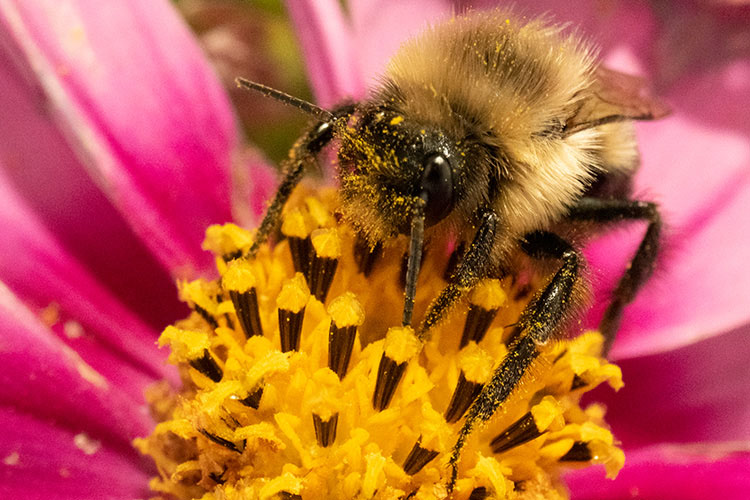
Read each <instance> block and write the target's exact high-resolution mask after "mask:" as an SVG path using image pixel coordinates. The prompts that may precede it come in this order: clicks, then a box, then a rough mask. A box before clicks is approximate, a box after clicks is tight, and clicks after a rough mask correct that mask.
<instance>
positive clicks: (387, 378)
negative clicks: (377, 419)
mask: <svg viewBox="0 0 750 500" xmlns="http://www.w3.org/2000/svg"><path fill="white" fill-rule="evenodd" d="M420 349H421V342H420V341H419V339H418V338H417V337H416V336H415V335H414V330H413V329H412V328H411V327H409V326H402V327H392V328H390V329H388V333H386V336H385V346H384V349H383V356H382V357H381V358H380V365H379V366H378V377H377V380H376V382H375V392H374V394H373V396H372V406H373V408H375V409H376V410H378V411H383V410H384V409H386V408H387V407H388V405H389V404H390V402H391V398H392V397H393V393H394V392H395V391H396V387H398V383H399V381H400V380H401V377H402V376H403V374H404V370H406V364H407V362H408V361H409V360H410V359H412V358H413V357H414V356H416V355H417V354H418V353H419V351H420Z"/></svg>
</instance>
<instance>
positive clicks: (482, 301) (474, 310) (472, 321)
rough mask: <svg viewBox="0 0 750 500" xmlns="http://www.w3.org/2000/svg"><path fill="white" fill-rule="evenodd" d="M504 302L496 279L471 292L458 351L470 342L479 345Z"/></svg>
mask: <svg viewBox="0 0 750 500" xmlns="http://www.w3.org/2000/svg"><path fill="white" fill-rule="evenodd" d="M505 300H506V294H505V292H504V291H503V287H502V284H501V283H500V281H499V280H496V279H486V280H483V281H481V282H480V283H479V284H478V285H477V286H475V287H474V288H473V289H472V290H471V293H470V294H469V304H470V305H469V312H468V313H467V314H466V323H465V324H464V331H463V334H462V336H461V343H460V344H459V349H460V348H463V347H465V346H466V345H467V344H468V343H469V342H471V341H474V342H477V343H479V342H480V341H481V340H482V339H483V338H484V335H485V334H486V333H487V330H488V329H489V328H490V325H491V324H492V320H494V319H495V316H496V315H497V312H498V311H499V310H500V307H502V305H503V304H504V303H505Z"/></svg>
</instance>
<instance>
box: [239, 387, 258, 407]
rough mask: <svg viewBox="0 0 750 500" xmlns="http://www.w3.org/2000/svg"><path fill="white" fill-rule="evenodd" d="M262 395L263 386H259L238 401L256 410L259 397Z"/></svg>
mask: <svg viewBox="0 0 750 500" xmlns="http://www.w3.org/2000/svg"><path fill="white" fill-rule="evenodd" d="M262 397H263V388H262V387H259V388H258V389H256V390H255V391H254V392H252V393H250V394H248V396H247V397H246V398H244V399H240V400H239V401H240V403H242V404H243V405H245V406H249V407H250V408H253V409H254V410H257V409H258V408H260V398H262Z"/></svg>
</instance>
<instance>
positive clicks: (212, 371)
mask: <svg viewBox="0 0 750 500" xmlns="http://www.w3.org/2000/svg"><path fill="white" fill-rule="evenodd" d="M190 366H192V367H193V368H195V369H196V370H198V371H199V372H201V373H202V374H203V375H205V376H206V377H208V378H210V379H211V380H213V381H214V382H219V381H220V380H221V377H223V376H224V373H223V372H222V370H221V367H219V365H218V364H216V361H215V360H214V358H213V356H211V353H209V352H208V349H205V350H204V351H203V355H202V356H201V357H199V358H195V359H191V360H190Z"/></svg>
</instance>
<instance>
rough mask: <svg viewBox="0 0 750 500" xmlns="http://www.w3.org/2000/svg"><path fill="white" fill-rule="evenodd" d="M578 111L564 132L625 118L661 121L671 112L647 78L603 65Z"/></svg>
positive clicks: (568, 133)
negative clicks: (654, 91) (660, 119)
mask: <svg viewBox="0 0 750 500" xmlns="http://www.w3.org/2000/svg"><path fill="white" fill-rule="evenodd" d="M590 92H591V94H590V97H588V98H587V99H585V100H584V102H583V104H582V106H581V107H580V108H579V109H578V112H577V113H576V114H575V115H574V116H573V117H572V118H571V119H570V120H568V122H567V123H566V124H565V129H564V135H571V134H574V133H576V132H580V131H581V130H586V129H588V128H592V127H596V126H598V125H604V124H606V123H612V122H619V121H624V120H657V119H659V118H663V117H665V116H667V115H668V114H669V113H670V108H669V106H668V105H667V104H666V103H664V101H662V100H661V99H659V98H658V97H657V96H656V95H655V94H654V93H653V91H652V89H651V87H650V86H649V85H648V83H647V81H646V80H645V79H644V78H640V77H637V76H632V75H627V74H625V73H620V72H619V71H614V70H611V69H608V68H604V67H601V66H600V67H599V68H597V70H596V73H595V80H594V83H593V85H592V86H591V88H590Z"/></svg>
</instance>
